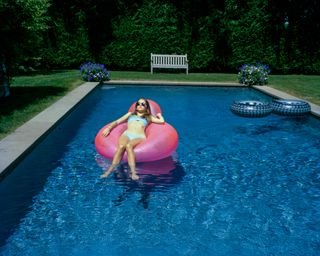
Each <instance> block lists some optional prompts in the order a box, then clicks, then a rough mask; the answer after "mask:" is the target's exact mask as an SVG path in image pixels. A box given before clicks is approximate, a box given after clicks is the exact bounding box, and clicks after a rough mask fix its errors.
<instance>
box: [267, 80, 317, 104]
mask: <svg viewBox="0 0 320 256" xmlns="http://www.w3.org/2000/svg"><path fill="white" fill-rule="evenodd" d="M269 86H270V87H273V88H275V89H278V90H280V91H283V92H287V93H289V94H291V95H293V96H296V97H298V98H300V99H304V100H307V101H310V102H312V103H315V104H317V105H320V76H306V75H271V76H270V79H269Z"/></svg>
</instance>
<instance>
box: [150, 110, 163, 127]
mask: <svg viewBox="0 0 320 256" xmlns="http://www.w3.org/2000/svg"><path fill="white" fill-rule="evenodd" d="M151 122H152V123H156V124H163V123H164V122H165V121H164V118H163V116H162V114H161V113H158V114H157V115H156V116H155V117H154V116H151Z"/></svg>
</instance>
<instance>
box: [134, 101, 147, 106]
mask: <svg viewBox="0 0 320 256" xmlns="http://www.w3.org/2000/svg"><path fill="white" fill-rule="evenodd" d="M136 106H142V107H146V106H147V104H146V103H144V102H137V103H136Z"/></svg>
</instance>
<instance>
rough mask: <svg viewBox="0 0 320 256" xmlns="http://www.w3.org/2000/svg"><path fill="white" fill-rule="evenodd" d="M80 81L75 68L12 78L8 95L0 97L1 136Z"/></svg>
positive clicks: (44, 107) (80, 82) (11, 130)
mask: <svg viewBox="0 0 320 256" xmlns="http://www.w3.org/2000/svg"><path fill="white" fill-rule="evenodd" d="M82 83H83V81H82V80H81V79H80V77H79V72H78V71H65V72H57V73H52V74H49V75H35V76H21V77H16V78H14V80H13V82H12V85H11V87H10V92H11V95H10V96H9V97H8V98H0V139H2V138H3V137H5V136H6V135H8V134H9V133H11V132H13V131H14V130H15V129H16V128H18V127H19V126H21V125H22V124H23V123H25V122H26V121H28V120H30V119H31V118H32V117H34V116H35V115H36V114H38V113H40V112H41V111H42V110H44V109H46V108H47V107H48V106H50V105H51V104H52V103H54V102H55V101H57V100H58V99H59V98H61V97H62V96H64V95H65V94H66V93H67V92H68V91H70V90H72V89H74V88H75V87H76V86H78V85H80V84H82Z"/></svg>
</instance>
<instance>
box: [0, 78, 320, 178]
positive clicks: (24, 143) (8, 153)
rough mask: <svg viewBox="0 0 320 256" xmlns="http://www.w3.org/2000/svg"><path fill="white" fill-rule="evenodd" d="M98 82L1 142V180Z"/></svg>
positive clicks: (275, 93) (318, 110) (318, 111)
mask: <svg viewBox="0 0 320 256" xmlns="http://www.w3.org/2000/svg"><path fill="white" fill-rule="evenodd" d="M116 85H176V86H179V85H184V86H208V87H210V86H212V87H214V86H219V87H224V86H228V87H246V86H244V85H242V84H239V83H222V82H173V81H150V80H148V81H139V80H117V81H109V82H107V83H104V86H116ZM97 86H98V83H89V82H87V83H83V84H82V85H80V86H79V87H77V88H76V89H74V90H73V91H71V92H69V93H68V94H67V95H65V96H64V97H62V98H61V99H59V100H58V101H57V102H55V103H54V104H52V105H51V106H50V107H48V108H47V109H45V110H44V111H42V112H41V113H39V114H38V115H36V116H35V117H33V118H32V119H31V120H29V121H28V122H26V123H25V124H23V125H22V126H20V127H19V128H17V129H16V130H15V131H14V132H13V133H11V134H9V135H8V136H6V137H5V138H3V139H2V140H0V177H1V176H4V175H5V174H6V173H7V172H8V171H9V170H10V169H12V168H14V166H15V165H16V164H17V163H18V162H19V160H20V159H22V158H23V157H24V156H25V155H26V154H27V153H28V152H29V151H30V150H31V149H32V148H33V147H34V146H35V145H36V144H37V143H38V142H39V141H40V140H41V139H42V138H43V137H44V136H45V135H46V134H47V133H48V132H49V131H50V130H51V129H52V128H53V127H54V126H55V125H56V124H57V122H59V121H60V120H62V119H63V118H64V117H65V116H66V114H68V113H69V112H70V111H71V110H72V109H73V108H74V107H75V106H76V105H77V104H78V103H79V102H80V101H81V100H82V99H84V98H85V97H86V96H87V95H88V94H89V93H90V92H91V91H92V90H93V89H95V88H96V87H97ZM253 88H255V89H257V90H259V91H261V92H263V93H266V94H268V95H270V96H272V97H275V98H283V99H297V98H296V97H294V96H292V95H289V94H287V93H284V92H281V91H279V90H276V89H274V88H271V87H269V86H254V87H253ZM309 104H310V105H311V112H312V114H313V115H315V116H317V117H320V106H318V105H315V104H312V103H310V102H309Z"/></svg>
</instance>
